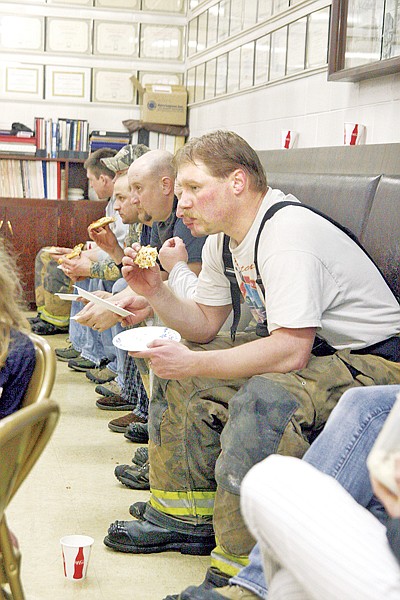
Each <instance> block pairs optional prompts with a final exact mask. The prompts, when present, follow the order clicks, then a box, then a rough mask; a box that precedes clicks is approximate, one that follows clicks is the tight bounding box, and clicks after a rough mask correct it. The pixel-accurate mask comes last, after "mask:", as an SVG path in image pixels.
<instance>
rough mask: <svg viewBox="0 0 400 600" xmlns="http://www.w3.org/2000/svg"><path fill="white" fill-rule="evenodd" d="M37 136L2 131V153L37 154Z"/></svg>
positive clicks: (0, 135)
mask: <svg viewBox="0 0 400 600" xmlns="http://www.w3.org/2000/svg"><path fill="white" fill-rule="evenodd" d="M35 152H36V138H35V137H29V138H28V137H19V136H17V135H11V134H5V133H0V153H1V154H33V155H34V154H35Z"/></svg>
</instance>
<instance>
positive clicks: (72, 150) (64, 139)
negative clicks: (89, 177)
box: [35, 117, 89, 159]
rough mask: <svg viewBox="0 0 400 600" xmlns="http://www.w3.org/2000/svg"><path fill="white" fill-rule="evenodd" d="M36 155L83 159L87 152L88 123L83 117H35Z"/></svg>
mask: <svg viewBox="0 0 400 600" xmlns="http://www.w3.org/2000/svg"><path fill="white" fill-rule="evenodd" d="M35 132H36V138H37V140H38V145H37V156H39V157H43V158H71V159H74V158H77V159H85V158H87V156H88V154H89V123H88V121H86V120H84V119H64V118H59V119H57V120H53V119H44V118H43V117H36V118H35Z"/></svg>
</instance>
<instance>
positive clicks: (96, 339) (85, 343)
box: [69, 278, 117, 373]
mask: <svg viewBox="0 0 400 600" xmlns="http://www.w3.org/2000/svg"><path fill="white" fill-rule="evenodd" d="M113 284H114V282H113V281H105V280H103V279H94V278H93V279H89V278H88V279H83V280H82V281H78V283H77V285H78V287H81V288H82V289H84V290H88V291H89V292H95V291H97V290H103V291H106V292H111V290H112V287H113ZM81 309H82V305H81V303H80V302H72V306H71V317H73V316H75V315H76V314H77V313H78V312H79V311H80V310H81ZM104 334H106V335H104ZM103 338H104V339H103ZM109 338H110V334H109V333H108V334H107V331H106V332H102V333H100V332H99V331H95V330H94V329H91V328H90V327H85V326H84V325H80V324H79V323H78V322H77V321H74V319H70V324H69V339H70V340H71V344H72V345H73V347H74V348H75V350H78V352H80V353H81V355H82V357H83V358H86V359H88V360H91V361H92V362H94V363H95V365H97V366H98V365H99V364H100V363H101V362H102V361H103V360H104V359H105V358H107V359H108V360H109V361H110V363H109V364H108V365H107V366H108V368H109V369H110V370H111V371H113V372H114V373H116V372H117V359H116V354H115V348H114V346H113V345H112V343H110V340H109Z"/></svg>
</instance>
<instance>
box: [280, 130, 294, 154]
mask: <svg viewBox="0 0 400 600" xmlns="http://www.w3.org/2000/svg"><path fill="white" fill-rule="evenodd" d="M296 140H297V131H293V130H292V129H282V132H281V145H282V148H285V149H286V150H289V148H293V146H294V144H295V142H296Z"/></svg>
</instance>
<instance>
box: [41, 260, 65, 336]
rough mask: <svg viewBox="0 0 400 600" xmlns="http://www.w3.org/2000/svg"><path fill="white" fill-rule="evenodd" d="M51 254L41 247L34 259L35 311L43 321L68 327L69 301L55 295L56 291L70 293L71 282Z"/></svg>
mask: <svg viewBox="0 0 400 600" xmlns="http://www.w3.org/2000/svg"><path fill="white" fill-rule="evenodd" d="M57 266H58V263H57V261H56V260H54V259H53V256H52V255H51V254H49V253H48V252H47V251H46V248H42V249H41V250H40V251H39V252H38V254H37V255H36V259H35V298H36V306H37V311H38V313H40V316H41V317H42V319H43V320H44V321H47V322H48V323H52V324H53V325H56V326H57V327H68V324H69V315H70V310H71V302H68V301H67V300H61V299H60V298H59V297H58V296H55V293H56V292H61V293H71V292H72V282H71V280H70V279H69V277H67V276H66V275H64V273H63V272H62V270H61V269H57Z"/></svg>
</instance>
